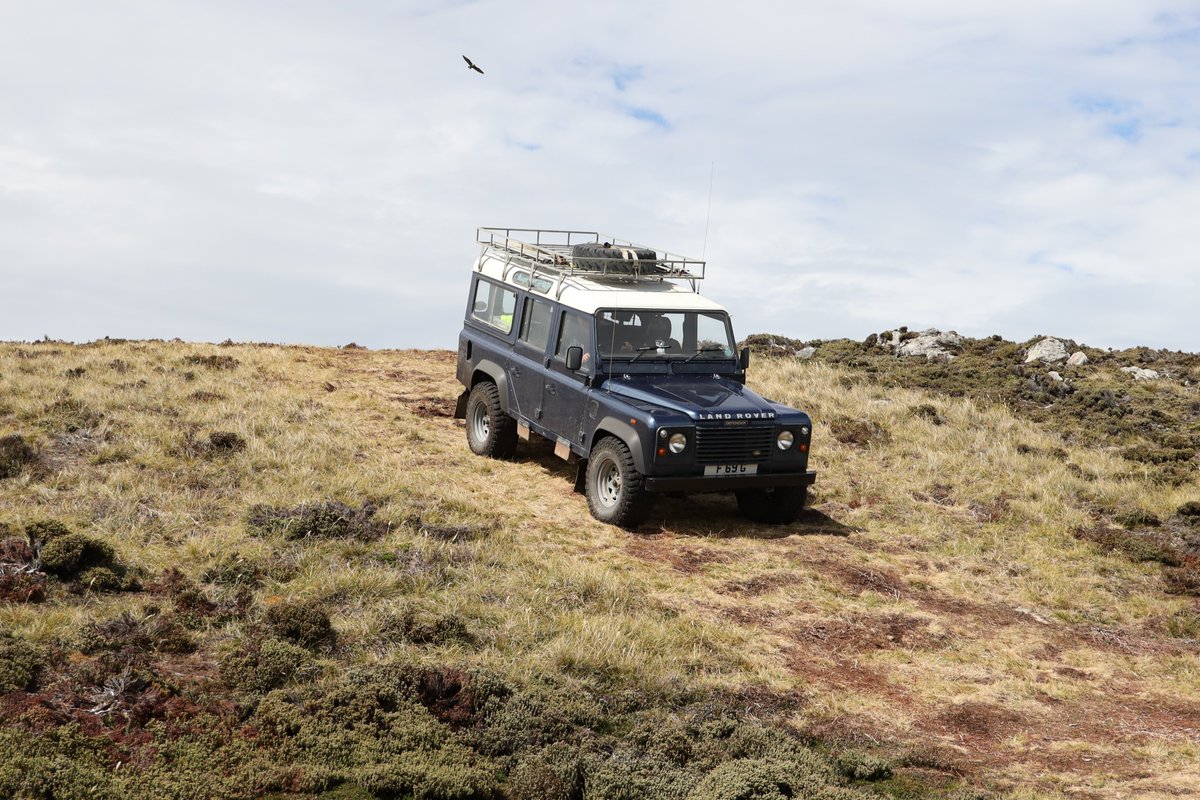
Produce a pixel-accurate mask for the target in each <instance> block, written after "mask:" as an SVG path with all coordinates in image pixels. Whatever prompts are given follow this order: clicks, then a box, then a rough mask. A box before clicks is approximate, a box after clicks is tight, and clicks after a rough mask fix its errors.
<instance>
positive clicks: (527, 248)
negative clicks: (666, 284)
mask: <svg viewBox="0 0 1200 800" xmlns="http://www.w3.org/2000/svg"><path fill="white" fill-rule="evenodd" d="M475 241H476V242H478V243H479V244H481V245H483V252H484V253H487V251H488V250H493V251H496V254H497V255H502V256H503V257H504V258H505V260H506V267H505V270H504V271H505V274H507V273H508V266H507V265H520V266H524V267H526V268H528V269H529V270H530V271H531V272H532V275H535V276H536V275H537V274H539V273H541V274H545V275H547V276H549V277H553V278H558V279H560V281H561V283H560V289H559V292H560V293H561V290H562V287H563V286H564V285H565V284H566V283H567V282H568V281H567V279H570V278H576V277H578V278H588V279H589V280H603V281H606V282H610V281H613V282H621V283H640V282H644V281H663V280H676V281H687V282H688V283H689V284H690V285H691V287H692V291H694V292H698V291H699V288H698V287H697V285H696V282H697V281H700V280H703V279H704V268H705V262H704V261H701V260H699V259H695V258H688V257H686V256H681V255H679V254H677V253H670V252H667V251H666V250H663V249H662V248H659V247H648V246H646V245H641V244H635V243H633V242H630V241H627V240H624V239H620V238H617V237H614V236H608V235H602V234H600V233H598V232H596V231H565V230H549V229H543V228H478V229H476V232H475ZM601 242H604V243H606V244H608V245H611V246H613V247H616V248H628V249H641V250H653V251H654V254H655V259H654V260H650V259H642V260H640V261H638V260H634V261H627V260H623V259H621V258H613V259H612V262H613V269H612V270H610V269H609V268H608V267H607V266H605V267H603V268H601V269H595V268H586V269H585V268H584V267H582V266H579V265H576V263H575V259H574V256H573V254H572V250H573V248H574V247H575V245H578V244H599V243H601ZM606 260H608V259H589V261H590V262H592V263H596V262H597V261H606ZM570 283H572V284H575V285H579V284H577V283H576V282H575V281H570Z"/></svg>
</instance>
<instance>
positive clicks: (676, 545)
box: [625, 537, 730, 575]
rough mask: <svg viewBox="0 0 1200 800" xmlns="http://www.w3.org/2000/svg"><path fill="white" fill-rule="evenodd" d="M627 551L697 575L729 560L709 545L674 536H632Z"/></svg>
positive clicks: (635, 555)
mask: <svg viewBox="0 0 1200 800" xmlns="http://www.w3.org/2000/svg"><path fill="white" fill-rule="evenodd" d="M625 552H627V553H629V554H630V555H631V556H634V557H635V558H640V559H642V560H643V561H664V562H666V563H668V564H670V565H671V568H672V569H673V570H675V571H676V572H680V573H683V574H684V575H696V574H698V573H701V572H703V571H704V568H705V567H707V566H708V565H709V564H724V563H727V562H728V561H729V558H730V557H729V556H728V555H726V554H725V553H721V552H718V551H716V550H712V549H709V548H707V547H698V546H688V545H683V544H681V543H680V542H679V540H678V539H673V538H661V539H660V538H658V537H655V538H650V537H638V538H631V539H629V541H628V542H627V543H626V545H625Z"/></svg>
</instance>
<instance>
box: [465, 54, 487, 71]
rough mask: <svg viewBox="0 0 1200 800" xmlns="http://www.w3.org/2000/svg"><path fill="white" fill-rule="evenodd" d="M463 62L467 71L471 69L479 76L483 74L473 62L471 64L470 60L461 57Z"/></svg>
mask: <svg viewBox="0 0 1200 800" xmlns="http://www.w3.org/2000/svg"><path fill="white" fill-rule="evenodd" d="M463 61H465V62H467V69H473V70H475V71H476V72H478V73H479V74H480V75H482V74H483V70H481V69H480V68H479V67H477V66H475V62H473V61H472V60H471V59H469V58H467V57H466V56H463Z"/></svg>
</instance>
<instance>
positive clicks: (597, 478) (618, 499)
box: [584, 436, 654, 528]
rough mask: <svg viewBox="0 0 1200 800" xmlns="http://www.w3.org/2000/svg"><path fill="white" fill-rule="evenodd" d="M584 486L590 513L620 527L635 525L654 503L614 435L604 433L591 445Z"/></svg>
mask: <svg viewBox="0 0 1200 800" xmlns="http://www.w3.org/2000/svg"><path fill="white" fill-rule="evenodd" d="M584 489H585V493H586V494H587V501H588V509H589V510H590V511H591V512H592V516H593V517H595V518H596V519H598V520H600V521H601V522H606V523H608V524H609V525H618V526H620V527H622V528H636V527H637V526H638V525H639V524H641V523H642V522H644V521H645V519H646V517H647V516H648V515H649V514H650V508H651V506H653V504H654V496H653V495H651V494H650V493H649V492H647V491H646V490H645V478H644V476H643V475H642V473H640V472H638V471H637V467H636V466H634V463H633V454H632V453H630V452H629V448H628V447H626V446H625V443H624V442H622V441H621V440H620V439H617V438H616V437H614V436H606V437H605V438H603V439H601V440H600V442H599V443H597V445H596V446H595V447H594V448H593V449H592V454H591V456H590V457H589V459H588V467H587V479H586V484H585V487H584Z"/></svg>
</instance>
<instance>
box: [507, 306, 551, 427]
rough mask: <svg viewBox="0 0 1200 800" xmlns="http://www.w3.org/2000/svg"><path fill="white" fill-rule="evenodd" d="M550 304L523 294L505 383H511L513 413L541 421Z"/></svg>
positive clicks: (549, 327) (548, 341)
mask: <svg viewBox="0 0 1200 800" xmlns="http://www.w3.org/2000/svg"><path fill="white" fill-rule="evenodd" d="M553 319H554V306H553V305H552V304H551V303H550V301H549V300H541V299H538V298H536V297H525V299H524V300H523V302H522V307H521V328H520V331H519V333H518V334H517V342H516V344H515V345H514V346H513V351H512V355H511V356H510V357H509V360H508V383H509V386H511V387H512V392H513V396H512V401H513V405H512V410H514V411H515V412H516V416H519V417H523V418H524V419H527V420H530V421H532V422H536V423H538V424H543V423H542V383H543V381H544V379H545V372H546V364H547V361H548V359H549V355H548V354H547V352H546V349H547V346H548V345H549V343H550V333H551V328H552V325H551V323H552V322H553Z"/></svg>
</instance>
